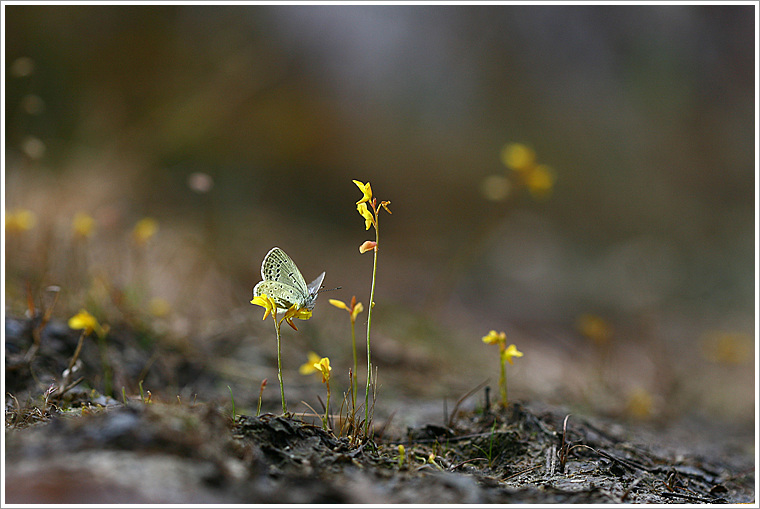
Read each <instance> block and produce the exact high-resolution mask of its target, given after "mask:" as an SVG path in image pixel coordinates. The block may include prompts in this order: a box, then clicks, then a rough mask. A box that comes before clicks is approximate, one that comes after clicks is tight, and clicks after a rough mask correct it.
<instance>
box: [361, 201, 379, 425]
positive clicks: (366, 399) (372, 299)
mask: <svg viewBox="0 0 760 509" xmlns="http://www.w3.org/2000/svg"><path fill="white" fill-rule="evenodd" d="M373 208H374V207H373ZM378 216H379V214H378V213H377V211H375V249H374V254H375V258H374V261H373V264H372V289H371V290H370V293H369V311H368V312H367V390H366V392H365V393H364V434H365V435H366V436H369V424H370V423H369V387H370V383H371V381H372V358H371V355H370V341H369V332H370V329H371V327H372V309H373V308H374V307H375V275H376V274H377V246H379V245H380V231H379V225H378Z"/></svg>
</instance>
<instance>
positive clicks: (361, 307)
mask: <svg viewBox="0 0 760 509" xmlns="http://www.w3.org/2000/svg"><path fill="white" fill-rule="evenodd" d="M362 311H364V305H363V304H362V303H361V302H357V303H356V305H355V306H354V309H353V310H351V320H353V321H356V317H357V316H358V315H359V313H361V312H362Z"/></svg>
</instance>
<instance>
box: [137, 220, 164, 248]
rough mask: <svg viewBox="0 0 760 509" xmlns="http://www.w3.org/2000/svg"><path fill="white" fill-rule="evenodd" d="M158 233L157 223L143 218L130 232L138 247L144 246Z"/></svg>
mask: <svg viewBox="0 0 760 509" xmlns="http://www.w3.org/2000/svg"><path fill="white" fill-rule="evenodd" d="M157 231H158V221H156V220H155V219H153V218H152V217H144V218H142V219H140V220H139V221H138V222H137V224H135V227H134V229H133V230H132V238H133V239H134V241H135V242H136V243H137V244H138V245H141V246H142V245H144V244H145V243H146V242H148V241H149V240H150V239H151V237H153V236H154V235H155V234H156V232H157Z"/></svg>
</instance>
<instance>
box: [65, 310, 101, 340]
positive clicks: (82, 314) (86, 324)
mask: <svg viewBox="0 0 760 509" xmlns="http://www.w3.org/2000/svg"><path fill="white" fill-rule="evenodd" d="M69 327H70V328H72V329H75V330H84V333H85V335H87V334H90V333H92V332H93V331H95V332H96V333H97V335H98V336H100V337H101V338H102V337H104V336H105V335H106V334H107V333H108V330H109V328H108V327H102V326H101V325H100V324H99V323H98V321H97V320H96V319H95V317H94V316H92V315H91V314H90V313H88V312H87V310H85V309H82V310H80V311H79V313H77V314H75V315H74V316H72V317H71V318H69Z"/></svg>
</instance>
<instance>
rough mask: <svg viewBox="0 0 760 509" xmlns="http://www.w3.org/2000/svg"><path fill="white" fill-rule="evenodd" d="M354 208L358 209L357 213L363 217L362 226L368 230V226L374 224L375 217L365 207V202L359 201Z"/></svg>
mask: <svg viewBox="0 0 760 509" xmlns="http://www.w3.org/2000/svg"><path fill="white" fill-rule="evenodd" d="M356 210H358V211H359V214H361V216H362V217H363V218H364V226H366V229H367V230H369V227H370V226H372V225H373V224H375V217H374V216H373V215H372V212H370V211H369V209H368V208H367V204H366V203H359V204H358V205H357V206H356Z"/></svg>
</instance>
